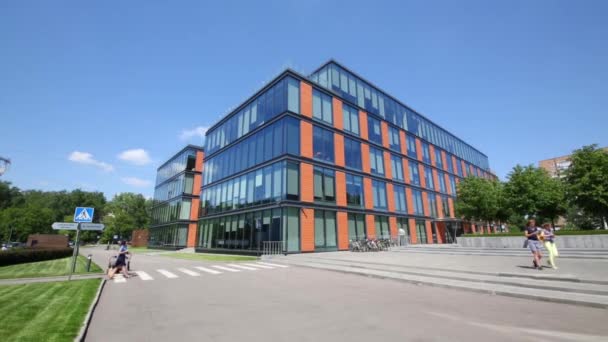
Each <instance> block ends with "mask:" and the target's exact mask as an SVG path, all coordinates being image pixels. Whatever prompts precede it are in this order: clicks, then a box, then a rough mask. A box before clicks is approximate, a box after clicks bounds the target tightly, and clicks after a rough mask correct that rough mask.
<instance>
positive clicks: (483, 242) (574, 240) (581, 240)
mask: <svg viewBox="0 0 608 342" xmlns="http://www.w3.org/2000/svg"><path fill="white" fill-rule="evenodd" d="M558 234H559V233H558ZM524 240H525V237H524V236H523V233H522V236H521V237H519V236H497V237H459V238H458V244H459V245H460V246H462V247H485V248H522V247H523V244H524ZM555 243H556V244H557V247H558V248H606V249H608V234H606V235H566V236H559V235H558V236H557V237H556V239H555Z"/></svg>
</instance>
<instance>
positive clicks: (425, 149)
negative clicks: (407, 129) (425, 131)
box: [422, 142, 431, 164]
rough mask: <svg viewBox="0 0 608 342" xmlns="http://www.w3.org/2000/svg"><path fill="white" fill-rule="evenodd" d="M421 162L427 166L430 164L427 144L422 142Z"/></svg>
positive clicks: (429, 152) (429, 151)
mask: <svg viewBox="0 0 608 342" xmlns="http://www.w3.org/2000/svg"><path fill="white" fill-rule="evenodd" d="M422 161H424V162H425V163H427V164H430V163H431V150H430V147H429V144H428V143H426V142H422Z"/></svg>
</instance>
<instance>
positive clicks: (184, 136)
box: [179, 126, 209, 140]
mask: <svg viewBox="0 0 608 342" xmlns="http://www.w3.org/2000/svg"><path fill="white" fill-rule="evenodd" d="M208 129H209V127H207V126H198V127H195V128H193V129H185V130H183V131H182V133H181V134H180V135H179V138H180V139H181V140H190V139H192V138H195V137H196V138H200V139H202V138H204V137H205V133H206V132H207V130H208Z"/></svg>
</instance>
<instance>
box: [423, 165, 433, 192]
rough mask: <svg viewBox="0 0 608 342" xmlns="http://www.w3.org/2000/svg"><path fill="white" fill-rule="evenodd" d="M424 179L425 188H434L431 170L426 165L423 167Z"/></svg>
mask: <svg viewBox="0 0 608 342" xmlns="http://www.w3.org/2000/svg"><path fill="white" fill-rule="evenodd" d="M424 181H425V183H426V188H427V189H431V190H434V189H435V182H433V170H432V169H431V168H430V167H428V166H425V167H424Z"/></svg>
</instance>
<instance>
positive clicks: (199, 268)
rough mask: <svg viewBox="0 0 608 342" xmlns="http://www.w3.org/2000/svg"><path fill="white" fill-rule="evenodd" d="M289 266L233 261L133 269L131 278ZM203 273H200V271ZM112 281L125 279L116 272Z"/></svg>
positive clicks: (175, 276) (216, 273)
mask: <svg viewBox="0 0 608 342" xmlns="http://www.w3.org/2000/svg"><path fill="white" fill-rule="evenodd" d="M288 267H289V266H286V265H281V264H273V263H268V262H256V263H239V264H236V263H233V264H222V265H209V266H205V267H203V266H192V267H190V268H186V267H179V268H176V269H175V270H167V269H157V270H153V271H148V272H145V271H133V272H132V275H131V277H132V279H139V280H142V281H152V280H155V279H176V278H180V277H181V276H185V277H201V276H203V275H221V274H225V273H237V272H253V271H261V270H269V269H283V268H288ZM201 272H202V273H204V274H202V273H201ZM113 282H114V283H117V284H121V283H126V282H127V279H126V278H125V277H124V276H123V275H122V274H117V275H115V276H114V279H113Z"/></svg>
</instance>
